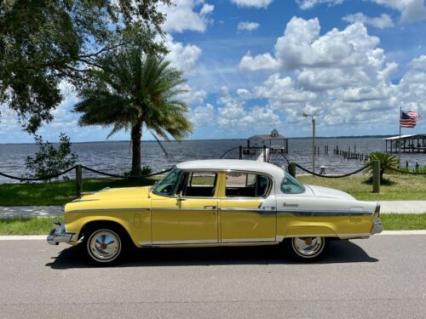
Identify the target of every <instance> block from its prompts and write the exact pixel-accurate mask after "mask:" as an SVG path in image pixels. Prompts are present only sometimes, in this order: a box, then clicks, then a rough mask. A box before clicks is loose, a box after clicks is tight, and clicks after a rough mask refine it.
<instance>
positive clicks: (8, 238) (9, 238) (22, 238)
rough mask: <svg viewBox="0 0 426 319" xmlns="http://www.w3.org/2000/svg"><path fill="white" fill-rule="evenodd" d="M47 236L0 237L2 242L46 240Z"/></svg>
mask: <svg viewBox="0 0 426 319" xmlns="http://www.w3.org/2000/svg"><path fill="white" fill-rule="evenodd" d="M46 237H47V235H23V236H18V235H6V236H0V240H46Z"/></svg>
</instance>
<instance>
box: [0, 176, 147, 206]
mask: <svg viewBox="0 0 426 319" xmlns="http://www.w3.org/2000/svg"><path fill="white" fill-rule="evenodd" d="M154 181H155V180H153V179H146V178H141V179H131V180H124V179H114V178H98V179H85V180H84V182H83V191H84V192H93V191H98V190H101V189H102V188H105V187H131V186H146V185H151V184H153V183H154ZM75 190H76V185H75V181H61V182H51V183H23V184H1V185H0V206H26V205H63V204H65V203H67V202H69V201H71V200H73V199H74V198H75Z"/></svg>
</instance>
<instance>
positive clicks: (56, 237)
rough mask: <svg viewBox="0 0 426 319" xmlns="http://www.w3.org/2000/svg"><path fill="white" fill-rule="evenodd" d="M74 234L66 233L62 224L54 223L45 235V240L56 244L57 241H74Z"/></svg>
mask: <svg viewBox="0 0 426 319" xmlns="http://www.w3.org/2000/svg"><path fill="white" fill-rule="evenodd" d="M75 237H76V234H74V233H67V232H66V230H65V225H64V224H56V225H55V227H54V228H53V229H52V230H51V231H50V233H49V235H48V236H47V242H48V243H49V244H50V245H58V244H59V243H71V242H73V241H75Z"/></svg>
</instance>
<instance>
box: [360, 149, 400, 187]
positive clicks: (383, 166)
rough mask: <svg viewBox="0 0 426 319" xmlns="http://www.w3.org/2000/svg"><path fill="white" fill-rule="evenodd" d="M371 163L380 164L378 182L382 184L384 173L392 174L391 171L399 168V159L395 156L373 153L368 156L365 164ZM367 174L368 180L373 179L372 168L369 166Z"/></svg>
mask: <svg viewBox="0 0 426 319" xmlns="http://www.w3.org/2000/svg"><path fill="white" fill-rule="evenodd" d="M373 161H379V162H380V182H384V181H385V180H384V178H383V176H384V174H385V173H394V171H392V169H398V168H399V159H398V157H396V156H395V155H392V154H388V153H382V152H373V153H370V155H369V156H368V161H367V164H372V162H373ZM367 172H368V173H369V174H370V180H372V178H373V167H372V165H370V166H369V167H368V170H367Z"/></svg>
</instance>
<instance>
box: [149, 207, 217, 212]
mask: <svg viewBox="0 0 426 319" xmlns="http://www.w3.org/2000/svg"><path fill="white" fill-rule="evenodd" d="M151 210H152V211H182V212H185V211H206V212H215V211H217V208H216V207H215V208H204V207H200V208H192V207H191V208H186V207H185V208H180V207H169V208H167V207H153V208H151Z"/></svg>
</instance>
